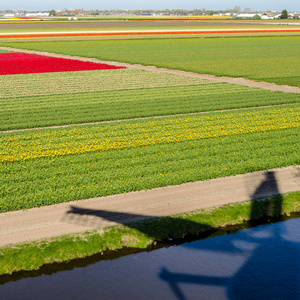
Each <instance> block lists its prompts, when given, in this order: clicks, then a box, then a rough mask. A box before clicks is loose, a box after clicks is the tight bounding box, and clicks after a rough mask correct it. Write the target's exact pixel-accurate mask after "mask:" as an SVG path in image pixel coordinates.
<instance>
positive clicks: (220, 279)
mask: <svg viewBox="0 0 300 300" xmlns="http://www.w3.org/2000/svg"><path fill="white" fill-rule="evenodd" d="M276 194H278V196H277V201H274V200H265V201H263V202H262V201H260V200H259V199H257V198H259V197H266V196H268V195H276ZM250 197H251V199H252V204H251V214H250V219H251V220H250V223H249V224H250V226H256V225H257V224H258V223H257V220H254V219H255V218H257V216H260V215H261V216H262V217H263V216H265V215H267V216H268V218H269V219H272V218H273V220H276V221H280V220H281V217H280V215H281V210H282V198H281V196H280V190H279V188H278V185H277V181H276V178H275V175H274V172H272V171H269V172H267V173H266V176H265V178H264V179H263V180H262V181H261V182H260V183H259V184H258V187H257V188H256V189H255V191H254V192H253V193H252V194H251V195H250ZM262 203H263V205H262ZM90 216H92V217H96V218H101V219H105V220H107V221H108V222H117V223H119V224H124V225H126V226H128V227H130V228H134V229H137V230H139V231H141V232H143V233H145V234H147V235H148V236H151V237H154V238H155V239H158V240H159V239H160V237H161V232H162V231H163V232H164V233H165V232H168V227H170V228H174V226H175V227H176V228H177V229H178V231H180V230H181V231H182V232H183V233H185V232H197V231H198V232H201V231H203V230H205V231H206V233H205V234H206V236H210V235H211V234H214V233H215V232H216V231H217V230H218V229H216V228H213V227H209V226H208V225H206V224H199V223H195V222H191V221H187V220H183V219H178V218H172V217H152V216H142V215H138V214H127V213H119V212H112V211H102V210H93V209H82V208H79V207H76V206H72V207H71V209H70V210H69V211H68V216H67V217H69V218H70V220H72V221H75V222H82V221H83V222H87V221H88V219H89V218H88V217H90ZM154 218H155V221H156V222H152V220H153V219H154ZM132 219H134V220H135V221H139V220H141V219H149V220H147V221H146V222H143V223H142V224H141V223H132V222H129V221H131V220H132ZM160 221H161V222H160ZM230 233H231V232H230ZM283 234H284V232H283V229H282V227H280V226H273V227H270V228H268V229H267V230H261V229H260V228H257V230H254V233H253V234H252V236H247V239H246V237H245V240H244V242H246V243H252V244H255V245H257V247H256V248H255V249H254V251H249V253H248V254H247V253H246V252H247V251H245V249H244V248H243V247H240V246H239V243H240V242H243V241H242V240H238V241H237V240H235V238H232V239H231V240H230V242H229V243H220V244H219V245H217V246H214V247H213V248H212V247H211V246H210V244H209V243H208V244H205V243H195V244H194V243H190V244H189V243H186V244H183V245H182V247H187V248H190V249H193V250H197V251H203V250H205V251H213V252H214V253H220V254H230V255H244V254H245V253H246V254H247V255H248V256H247V260H246V261H245V262H244V263H243V265H242V266H240V267H239V268H238V270H237V272H235V273H234V275H233V276H210V275H207V276H206V275H203V274H201V272H200V271H201V270H199V274H194V273H193V274H192V273H191V274H190V273H188V272H182V273H180V272H173V271H171V270H169V269H168V268H167V267H166V266H161V269H160V271H159V273H158V274H157V276H158V278H159V279H160V280H161V281H163V282H165V283H166V284H167V285H168V286H169V287H170V289H171V291H172V293H173V294H174V297H175V298H177V299H187V298H186V296H185V293H184V290H183V289H182V284H191V285H203V286H216V287H224V288H225V289H226V291H227V297H228V298H229V299H241V298H242V299H297V298H299V294H298V293H297V292H295V291H297V289H298V281H299V278H298V269H299V266H300V263H299V251H298V248H297V246H296V245H295V244H294V243H292V242H289V241H287V240H285V239H284V238H283V237H282V236H283ZM135 251H136V250H135ZM136 252H137V251H136ZM94 257H95V261H91V263H94V262H96V261H99V260H100V259H99V255H97V256H94ZM96 257H97V258H96ZM262 258H263V259H262ZM85 261H87V260H85ZM85 264H86V263H85ZM174 264H176V262H174ZM79 266H80V265H79ZM74 267H78V264H77V265H75V266H74ZM72 268H73V267H72ZM72 268H70V269H72ZM64 269H68V267H67V268H66V267H65V268H64ZM185 270H186V268H185ZM33 276H34V275H33ZM30 277H31V276H30ZM0 279H1V278H0ZM16 280H18V279H16ZM241 295H242V297H241Z"/></svg>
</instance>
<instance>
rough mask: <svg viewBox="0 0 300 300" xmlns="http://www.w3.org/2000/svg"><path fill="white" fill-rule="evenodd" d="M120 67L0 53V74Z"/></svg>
mask: <svg viewBox="0 0 300 300" xmlns="http://www.w3.org/2000/svg"><path fill="white" fill-rule="evenodd" d="M122 68H125V67H118V66H113V65H107V64H100V63H93V62H87V61H80V60H75V59H66V58H58V57H50V56H44V55H37V54H28V53H19V52H8V53H0V75H11V74H28V73H47V72H67V71H83V70H106V69H122Z"/></svg>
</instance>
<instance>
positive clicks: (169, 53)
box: [1, 36, 300, 86]
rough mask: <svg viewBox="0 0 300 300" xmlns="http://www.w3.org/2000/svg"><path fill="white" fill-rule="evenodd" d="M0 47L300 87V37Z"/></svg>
mask: <svg viewBox="0 0 300 300" xmlns="http://www.w3.org/2000/svg"><path fill="white" fill-rule="evenodd" d="M1 45H5V46H11V47H15V48H21V49H33V50H39V51H47V52H53V53H63V54H69V55H77V56H84V57H95V58H99V59H103V60H110V61H122V62H129V63H139V64H143V65H155V66H158V67H165V68H170V69H180V70H185V71H192V72H197V73H207V74H214V75H218V76H232V77H244V78H249V79H253V80H257V81H267V82H273V83H277V84H284V85H293V86H300V76H299V68H300V56H299V47H300V37H299V36H273V37H242V38H241V37H240V38H233V37H231V38H224V39H223V38H203V39H202V38H174V39H127V40H98V41H60V42H59V41H55V42H43V43H40V42H24V43H21V42H19V43H17V42H16V43H1Z"/></svg>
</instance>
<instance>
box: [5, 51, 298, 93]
mask: <svg viewBox="0 0 300 300" xmlns="http://www.w3.org/2000/svg"><path fill="white" fill-rule="evenodd" d="M0 50H6V51H13V52H23V53H30V54H39V55H44V56H50V57H59V58H67V59H74V60H81V61H88V62H94V63H100V64H109V65H115V66H117V67H126V68H128V69H139V70H145V71H152V72H161V73H169V74H173V75H181V76H187V77H193V78H200V79H207V80H211V81H216V82H226V83H230V84H237V85H244V86H249V87H257V88H261V89H265V90H269V91H281V92H286V93H298V94H299V93H300V88H298V87H292V86H287V85H277V84H275V83H267V82H257V81H253V80H249V79H244V78H235V77H227V76H221V77H218V76H215V75H210V74H198V73H193V72H186V71H180V70H171V69H166V68H157V67H155V66H143V65H139V64H129V63H122V62H115V61H105V60H99V59H96V58H87V57H80V56H71V55H65V54H56V53H48V52H41V51H34V50H23V49H17V48H10V47H0Z"/></svg>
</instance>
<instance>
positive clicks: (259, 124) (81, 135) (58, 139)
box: [0, 106, 300, 163]
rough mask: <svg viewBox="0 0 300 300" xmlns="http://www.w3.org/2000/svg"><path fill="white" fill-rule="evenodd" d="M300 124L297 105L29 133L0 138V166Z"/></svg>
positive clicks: (299, 107) (4, 135) (269, 129)
mask: <svg viewBox="0 0 300 300" xmlns="http://www.w3.org/2000/svg"><path fill="white" fill-rule="evenodd" d="M299 126H300V106H291V107H277V108H261V109H255V110H254V109H251V110H243V111H232V112H222V113H207V114H196V115H190V116H181V117H169V118H167V117H165V118H157V119H155V118H153V119H150V120H149V119H147V120H139V121H129V122H116V123H106V124H105V123H103V124H98V125H89V126H74V127H69V128H63V129H52V130H49V129H44V130H32V131H30V132H19V133H2V134H1V135H0V162H1V163H4V162H14V161H23V160H27V159H35V158H41V157H54V156H60V155H69V154H80V153H87V152H93V151H108V150H114V149H122V148H131V147H139V146H146V145H154V144H162V143H177V142H182V141H188V140H197V139H205V138H217V137H221V136H228V135H235V134H249V133H254V132H263V131H271V130H278V129H286V128H295V127H299Z"/></svg>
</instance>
